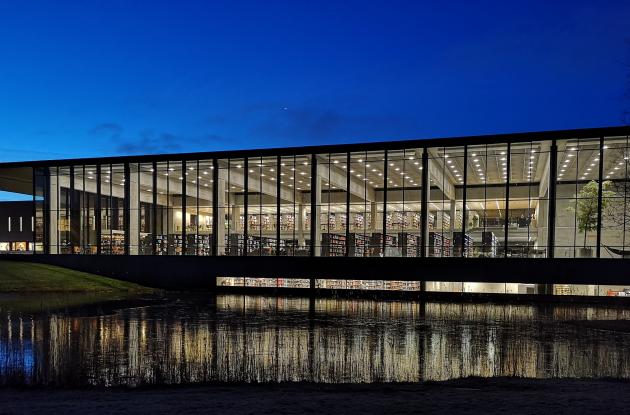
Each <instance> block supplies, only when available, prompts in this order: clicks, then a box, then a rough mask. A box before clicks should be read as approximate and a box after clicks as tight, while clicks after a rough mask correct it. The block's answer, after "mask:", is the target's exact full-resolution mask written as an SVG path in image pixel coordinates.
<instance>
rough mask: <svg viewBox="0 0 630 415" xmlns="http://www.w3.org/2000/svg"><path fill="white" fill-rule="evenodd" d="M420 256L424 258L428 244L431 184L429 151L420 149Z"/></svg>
mask: <svg viewBox="0 0 630 415" xmlns="http://www.w3.org/2000/svg"><path fill="white" fill-rule="evenodd" d="M420 191H421V192H422V193H421V195H420V204H421V206H420V215H421V216H420V256H421V257H422V258H426V256H427V252H428V246H429V198H430V195H431V184H430V181H429V153H428V151H427V149H426V148H425V149H424V150H423V151H422V187H421V190H420Z"/></svg>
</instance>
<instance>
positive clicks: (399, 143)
mask: <svg viewBox="0 0 630 415" xmlns="http://www.w3.org/2000/svg"><path fill="white" fill-rule="evenodd" d="M622 136H630V126H613V127H600V128H582V129H571V130H549V131H535V132H522V133H506V134H490V135H472V136H458V137H444V138H416V139H409V140H395V141H373V142H366V143H352V144H326V145H319V146H304V147H276V148H262V149H250V150H222V151H203V152H194V153H166V154H150V155H130V156H107V157H89V158H74V159H51V160H33V161H18V162H4V163H0V168H17V167H38V166H40V167H43V166H70V165H83V164H115V163H125V162H136V163H144V162H152V161H162V160H197V159H215V158H239V157H268V156H286V155H304V154H319V153H345V152H353V151H378V150H398V149H403V148H410V147H420V148H422V147H441V146H445V147H446V146H449V147H452V146H462V145H481V144H498V143H519V142H528V141H537V140H552V139H558V140H563V139H572V138H573V139H575V138H599V137H622Z"/></svg>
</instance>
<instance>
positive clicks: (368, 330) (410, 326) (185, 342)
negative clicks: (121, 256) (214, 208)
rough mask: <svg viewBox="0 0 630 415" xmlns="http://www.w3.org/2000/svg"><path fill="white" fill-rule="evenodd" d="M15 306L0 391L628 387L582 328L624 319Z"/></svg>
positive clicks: (366, 307)
mask: <svg viewBox="0 0 630 415" xmlns="http://www.w3.org/2000/svg"><path fill="white" fill-rule="evenodd" d="M30 301H31V302H33V300H30ZM75 303H76V301H75ZM15 304H16V301H15V298H13V299H7V298H4V299H2V298H0V384H12V385H20V384H29V385H56V386H84V385H103V386H116V385H126V386H137V385H147V384H149V385H164V384H191V383H214V382H219V383H223V382H225V383H236V382H273V383H275V382H298V381H304V382H325V383H349V382H350V383H356V382H368V383H369V382H419V381H428V380H447V379H455V378H462V377H469V376H482V377H498V376H511V377H529V378H600V377H610V378H617V379H627V378H630V334H629V333H624V332H619V331H608V330H601V329H597V328H593V324H590V323H593V322H596V321H597V320H607V321H610V320H628V319H630V309H626V308H612V307H603V306H585V305H567V304H563V305H549V304H538V305H511V304H507V305H506V304H487V303H486V304H472V303H439V302H435V303H431V302H429V303H426V302H412V301H408V302H406V301H402V302H401V301H395V302H394V301H375V300H349V299H309V298H295V297H264V296H242V295H219V296H212V297H200V296H190V297H188V296H180V297H178V298H165V299H160V300H159V301H156V300H153V301H149V302H148V303H146V302H139V303H133V302H124V303H120V302H118V303H113V304H111V303H110V304H105V305H102V304H97V305H92V306H90V305H74V306H72V307H64V306H60V305H59V304H62V302H54V301H52V302H51V301H48V302H46V304H52V305H51V306H43V305H42V306H41V307H39V309H38V308H35V309H19V308H17V307H16V306H15ZM42 304H44V303H43V302H42Z"/></svg>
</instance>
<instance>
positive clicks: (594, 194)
mask: <svg viewBox="0 0 630 415" xmlns="http://www.w3.org/2000/svg"><path fill="white" fill-rule="evenodd" d="M612 184H613V183H612V181H610V180H606V181H605V182H603V184H602V212H604V211H605V210H608V208H609V207H610V204H611V199H610V198H612V197H613V196H614V195H615V192H613V191H612V190H609V189H610V187H611V186H612ZM575 197H576V199H577V200H576V206H569V207H568V209H569V210H570V211H571V212H575V216H576V220H577V225H578V230H579V231H580V232H584V248H586V239H587V237H588V233H589V232H592V231H595V230H597V200H598V197H599V185H598V183H597V182H596V181H595V180H591V181H590V182H588V183H587V184H585V185H584V187H582V189H580V191H579V192H578V194H577V195H576V196H575Z"/></svg>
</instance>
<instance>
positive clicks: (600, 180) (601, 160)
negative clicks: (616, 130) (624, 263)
mask: <svg viewBox="0 0 630 415" xmlns="http://www.w3.org/2000/svg"><path fill="white" fill-rule="evenodd" d="M603 179H604V137H603V136H602V137H600V138H599V172H598V183H599V186H597V235H596V237H597V246H596V247H595V252H596V254H597V255H596V258H600V257H601V254H602V252H601V249H602V196H603V191H604V180H603Z"/></svg>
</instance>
